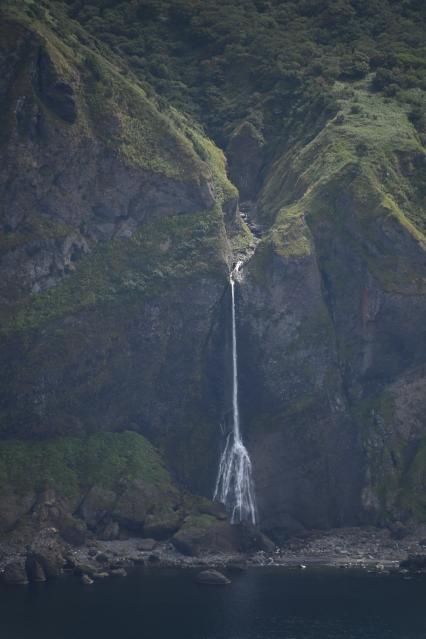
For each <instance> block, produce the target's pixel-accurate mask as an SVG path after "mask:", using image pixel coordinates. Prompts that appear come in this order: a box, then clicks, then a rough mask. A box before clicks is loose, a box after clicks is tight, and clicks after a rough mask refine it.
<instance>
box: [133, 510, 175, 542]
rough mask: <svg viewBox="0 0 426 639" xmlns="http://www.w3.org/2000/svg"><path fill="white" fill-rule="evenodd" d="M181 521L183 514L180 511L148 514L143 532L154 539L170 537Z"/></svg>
mask: <svg viewBox="0 0 426 639" xmlns="http://www.w3.org/2000/svg"><path fill="white" fill-rule="evenodd" d="M181 523H182V515H181V513H180V512H179V511H174V510H166V511H160V512H157V513H153V514H150V515H147V516H146V519H145V523H144V527H143V533H144V535H146V536H147V537H151V538H153V539H158V540H163V539H169V538H170V537H171V536H172V535H173V534H174V533H175V532H176V531H177V530H178V529H179V526H180V524H181Z"/></svg>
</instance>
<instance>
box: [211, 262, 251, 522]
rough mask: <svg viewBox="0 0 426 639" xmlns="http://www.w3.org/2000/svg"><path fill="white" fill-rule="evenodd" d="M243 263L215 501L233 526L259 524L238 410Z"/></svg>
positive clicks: (234, 272)
mask: <svg viewBox="0 0 426 639" xmlns="http://www.w3.org/2000/svg"><path fill="white" fill-rule="evenodd" d="M242 264H243V263H242V262H241V261H239V262H237V264H236V266H235V268H234V269H233V270H232V271H231V273H230V276H229V281H230V284H231V302H232V417H233V424H232V431H231V432H230V433H229V434H228V436H227V439H226V443H225V448H224V450H223V453H222V456H221V458H220V463H219V470H218V474H217V480H216V486H215V491H214V496H213V499H215V500H217V501H220V502H222V503H223V504H225V506H226V508H227V509H228V510H229V512H230V514H231V523H233V524H235V523H239V522H241V521H250V522H251V523H253V524H255V523H256V503H255V497H254V487H253V479H252V467H251V460H250V457H249V454H248V451H247V449H246V447H245V446H244V444H243V440H242V438H241V430H240V414H239V409H238V357H237V328H236V318H235V281H236V280H237V279H238V274H239V272H240V269H241V266H242Z"/></svg>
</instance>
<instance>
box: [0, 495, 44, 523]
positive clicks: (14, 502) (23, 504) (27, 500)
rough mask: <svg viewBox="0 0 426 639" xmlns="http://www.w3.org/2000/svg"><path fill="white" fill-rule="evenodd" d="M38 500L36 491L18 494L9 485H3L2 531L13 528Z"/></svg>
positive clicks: (0, 501)
mask: <svg viewBox="0 0 426 639" xmlns="http://www.w3.org/2000/svg"><path fill="white" fill-rule="evenodd" d="M35 502H36V495H35V493H34V492H29V493H27V494H26V495H16V494H15V493H14V491H13V490H12V489H11V488H10V489H9V488H8V487H7V486H2V495H1V500H0V533H1V532H9V531H10V530H12V529H13V528H14V527H15V526H16V524H17V523H18V521H19V519H20V518H21V517H22V516H23V515H25V514H26V513H28V512H29V511H30V510H31V508H32V507H33V506H34V504H35Z"/></svg>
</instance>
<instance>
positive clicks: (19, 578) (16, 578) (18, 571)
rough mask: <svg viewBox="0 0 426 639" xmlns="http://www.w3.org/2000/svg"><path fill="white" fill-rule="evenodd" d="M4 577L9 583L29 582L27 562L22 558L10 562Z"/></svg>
mask: <svg viewBox="0 0 426 639" xmlns="http://www.w3.org/2000/svg"><path fill="white" fill-rule="evenodd" d="M3 579H4V581H5V582H6V583H8V584H27V583H28V577H27V572H26V570H25V563H24V562H23V561H20V560H16V561H11V562H10V563H8V564H7V565H6V566H5V569H4V573H3Z"/></svg>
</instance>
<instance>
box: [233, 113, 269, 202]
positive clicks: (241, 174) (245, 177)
mask: <svg viewBox="0 0 426 639" xmlns="http://www.w3.org/2000/svg"><path fill="white" fill-rule="evenodd" d="M263 147H264V140H263V138H262V135H261V134H260V133H259V132H258V131H257V130H256V129H255V128H254V126H253V125H252V124H250V123H249V122H244V123H243V124H242V125H241V126H240V127H239V128H238V129H237V130H236V131H235V132H234V134H233V135H232V137H231V140H230V142H229V145H228V149H227V157H228V160H229V174H230V176H231V179H232V181H233V182H234V184H236V186H237V187H238V190H239V192H240V197H241V198H242V199H243V200H246V199H252V198H253V197H254V196H255V195H256V191H257V190H258V187H259V172H260V169H261V167H262V164H263V160H264V149H263Z"/></svg>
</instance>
